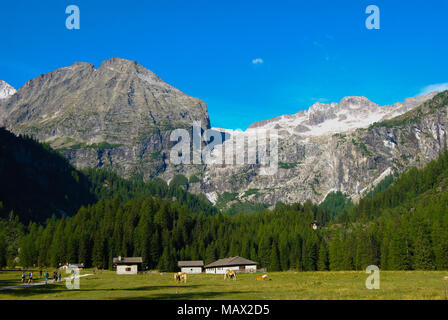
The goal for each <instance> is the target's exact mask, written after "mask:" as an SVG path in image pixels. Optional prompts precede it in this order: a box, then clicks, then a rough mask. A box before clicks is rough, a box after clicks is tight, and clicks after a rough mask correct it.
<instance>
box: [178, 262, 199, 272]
mask: <svg viewBox="0 0 448 320" xmlns="http://www.w3.org/2000/svg"><path fill="white" fill-rule="evenodd" d="M177 266H178V267H179V269H180V271H181V272H185V273H202V268H203V267H204V261H202V260H197V261H178V262H177Z"/></svg>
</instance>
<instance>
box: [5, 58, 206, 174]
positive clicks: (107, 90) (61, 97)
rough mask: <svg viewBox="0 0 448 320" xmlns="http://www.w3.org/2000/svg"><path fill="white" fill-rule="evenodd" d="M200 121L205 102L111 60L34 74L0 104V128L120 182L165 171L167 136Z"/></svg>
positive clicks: (203, 118) (146, 72)
mask: <svg viewBox="0 0 448 320" xmlns="http://www.w3.org/2000/svg"><path fill="white" fill-rule="evenodd" d="M195 121H200V122H201V123H202V126H203V128H209V127H210V120H209V116H208V112H207V106H206V104H205V103H204V102H203V101H201V100H200V99H197V98H194V97H191V96H188V95H187V94H185V93H183V92H181V91H180V90H177V89H176V88H174V87H172V86H170V85H169V84H167V83H165V82H164V81H163V80H162V79H160V78H159V77H158V76H157V75H156V74H155V73H153V72H152V71H150V70H148V69H146V68H144V67H143V66H141V65H139V64H138V63H137V62H136V61H130V60H126V59H120V58H111V59H109V60H106V61H104V62H103V63H102V64H101V65H100V67H99V68H98V69H95V67H94V66H93V64H90V63H83V62H77V63H74V64H73V65H71V66H69V67H64V68H59V69H57V70H55V71H52V72H49V73H46V74H43V75H40V76H38V77H36V78H34V79H32V80H30V81H28V82H27V84H26V85H25V86H24V87H23V88H21V89H20V90H19V91H18V92H17V94H16V95H15V98H14V99H7V100H6V101H5V102H4V103H1V104H0V125H2V126H5V127H6V128H7V129H8V130H11V131H13V132H14V133H19V134H28V135H32V136H34V137H35V138H37V139H38V140H40V141H45V142H48V143H50V144H51V146H52V147H54V148H56V149H59V150H62V151H63V152H64V154H65V155H66V156H67V158H68V159H69V160H70V161H71V162H72V163H73V164H74V165H76V166H77V167H80V168H84V167H108V168H110V169H114V170H116V171H117V172H118V173H120V174H122V175H123V176H130V175H132V174H142V175H143V176H144V177H148V176H151V175H154V174H155V172H159V171H161V170H163V168H165V169H166V167H167V165H168V164H167V163H165V162H164V161H165V158H166V153H167V152H168V150H169V147H170V144H171V141H170V139H169V137H170V133H171V131H172V130H174V129H177V128H188V127H191V125H192V124H193V123H194V122H195Z"/></svg>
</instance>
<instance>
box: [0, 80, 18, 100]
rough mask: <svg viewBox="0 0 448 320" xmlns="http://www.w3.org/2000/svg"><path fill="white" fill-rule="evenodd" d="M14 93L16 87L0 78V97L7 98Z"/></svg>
mask: <svg viewBox="0 0 448 320" xmlns="http://www.w3.org/2000/svg"><path fill="white" fill-rule="evenodd" d="M14 93H16V89H14V88H13V87H12V86H11V85H9V84H8V83H6V82H5V81H3V80H0V99H7V98H9V97H10V96H12V95H13V94H14Z"/></svg>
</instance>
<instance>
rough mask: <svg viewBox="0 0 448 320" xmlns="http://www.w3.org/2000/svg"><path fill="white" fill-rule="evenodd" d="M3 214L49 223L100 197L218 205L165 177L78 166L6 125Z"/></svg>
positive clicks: (197, 208)
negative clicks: (130, 176)
mask: <svg viewBox="0 0 448 320" xmlns="http://www.w3.org/2000/svg"><path fill="white" fill-rule="evenodd" d="M0 142H1V144H0V181H1V183H0V202H2V203H3V205H2V207H0V218H6V217H8V216H9V213H10V212H14V214H15V215H16V216H18V217H19V219H20V221H22V222H24V223H28V222H30V221H35V222H45V221H46V220H47V219H48V218H50V217H52V216H53V215H55V216H56V217H61V216H72V215H74V214H75V213H76V212H77V211H78V210H79V208H80V207H81V206H82V205H88V204H94V203H96V202H98V201H99V200H100V199H111V198H113V197H118V198H119V199H120V200H128V199H131V198H133V197H142V196H148V195H153V196H157V197H162V198H165V197H167V198H170V199H173V198H175V199H177V200H178V201H179V202H181V203H185V204H187V206H188V207H189V208H190V209H191V210H192V211H194V212H201V211H202V212H204V213H205V214H214V213H216V212H217V210H216V209H215V208H214V207H213V206H212V204H211V203H210V202H209V201H208V200H207V199H206V197H205V196H203V195H193V194H190V193H188V192H187V191H185V190H184V189H183V188H180V187H177V186H174V185H173V186H171V187H168V186H167V184H166V183H165V182H164V181H163V180H161V179H153V180H150V181H148V182H146V183H144V182H142V181H135V180H132V181H131V180H126V179H123V178H121V177H119V176H118V175H117V174H115V173H112V172H110V171H107V170H102V169H88V170H86V171H83V172H81V171H79V170H76V169H75V168H74V167H73V166H71V165H70V164H69V163H68V161H67V160H66V159H65V158H64V157H63V156H62V155H60V154H59V153H58V152H57V151H54V150H53V149H52V148H51V147H50V146H48V145H46V144H41V143H39V142H37V141H36V140H34V139H32V138H30V137H25V136H19V137H16V136H15V135H14V134H13V133H11V132H9V131H7V130H5V129H3V128H0Z"/></svg>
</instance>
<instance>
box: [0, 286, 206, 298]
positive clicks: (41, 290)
mask: <svg viewBox="0 0 448 320" xmlns="http://www.w3.org/2000/svg"><path fill="white" fill-rule="evenodd" d="M198 287H200V285H187V286H176V285H166V286H160V285H157V286H143V287H137V288H104V289H94V288H93V289H82V287H81V288H80V289H77V290H69V289H67V288H66V287H65V285H62V283H60V284H58V285H55V284H48V285H42V286H36V287H29V288H19V289H11V290H4V291H0V295H2V294H7V295H10V296H14V297H17V298H26V297H32V296H35V295H46V294H56V293H67V292H71V291H73V292H92V293H93V292H116V291H153V290H163V289H173V288H179V289H180V288H182V289H184V288H189V289H190V288H198ZM11 298H12V297H11ZM131 299H132V298H131ZM146 299H148V298H146Z"/></svg>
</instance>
